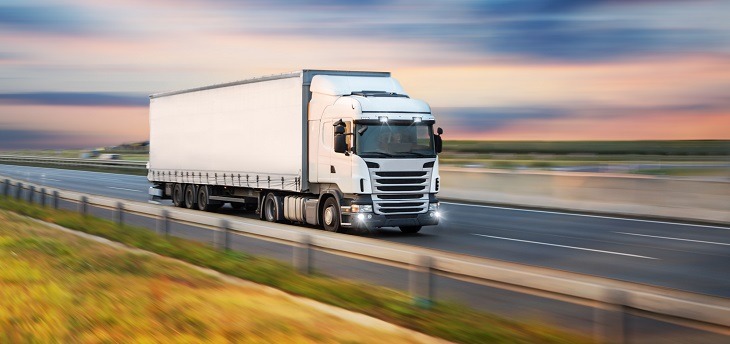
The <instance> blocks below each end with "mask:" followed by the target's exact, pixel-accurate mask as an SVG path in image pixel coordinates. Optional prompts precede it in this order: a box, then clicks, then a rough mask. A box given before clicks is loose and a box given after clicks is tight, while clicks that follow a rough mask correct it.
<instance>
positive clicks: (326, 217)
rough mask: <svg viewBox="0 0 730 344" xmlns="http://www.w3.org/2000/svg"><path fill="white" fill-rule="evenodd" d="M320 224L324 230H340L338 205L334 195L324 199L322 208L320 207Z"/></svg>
mask: <svg viewBox="0 0 730 344" xmlns="http://www.w3.org/2000/svg"><path fill="white" fill-rule="evenodd" d="M322 225H323V226H324V230H326V231H329V232H339V231H340V205H339V204H337V200H336V199H335V198H334V197H330V198H328V199H327V200H326V201H324V208H322Z"/></svg>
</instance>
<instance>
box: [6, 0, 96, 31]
mask: <svg viewBox="0 0 730 344" xmlns="http://www.w3.org/2000/svg"><path fill="white" fill-rule="evenodd" d="M91 24H92V21H91V19H89V17H88V16H87V15H86V14H85V13H84V12H83V11H81V10H80V9H77V8H74V7H68V6H43V5H0V28H6V29H10V30H15V31H23V32H36V33H44V34H54V35H58V34H79V33H83V32H92V31H93V26H92V25H91Z"/></svg>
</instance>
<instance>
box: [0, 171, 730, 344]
mask: <svg viewBox="0 0 730 344" xmlns="http://www.w3.org/2000/svg"><path fill="white" fill-rule="evenodd" d="M24 190H28V192H25V195H24V192H23V191H24ZM0 192H2V195H4V196H5V197H14V198H16V199H21V198H22V199H24V200H25V201H28V202H31V203H35V202H37V203H38V204H40V205H43V206H51V207H53V208H58V206H59V200H65V201H70V202H73V203H76V204H77V210H78V211H79V212H80V213H82V214H88V209H89V206H94V207H99V208H104V209H111V210H113V211H114V220H115V221H116V222H117V223H120V224H121V223H123V222H124V217H125V214H136V215H141V216H144V217H150V218H155V219H156V231H157V233H159V234H161V235H169V223H170V222H176V223H183V224H187V225H193V226H196V227H201V228H207V229H210V230H212V231H213V242H214V245H215V246H216V248H219V249H228V248H229V247H230V246H229V245H230V237H231V235H243V236H249V237H255V238H258V239H263V240H267V241H273V242H277V243H283V244H286V245H289V246H292V247H293V248H294V249H293V255H292V260H293V264H294V266H295V267H296V268H297V269H298V270H299V271H301V272H303V273H309V272H310V271H311V269H312V264H313V261H312V259H311V257H312V250H319V251H324V252H327V253H331V254H335V255H340V256H346V257H349V258H353V259H357V260H362V261H369V262H375V263H378V264H384V265H389V266H396V267H401V268H405V269H407V270H408V271H409V291H410V293H411V295H412V296H413V297H414V301H415V302H417V303H418V304H420V305H424V306H428V305H430V302H431V300H432V296H433V293H434V284H433V276H434V275H438V276H444V277H447V278H452V279H456V280H461V281H466V282H470V283H475V284H479V285H484V286H489V287H496V288H499V289H504V290H510V291H515V292H519V293H523V294H529V295H534V296H539V297H544V298H549V299H554V300H559V301H563V302H568V303H573V304H578V305H583V306H588V307H592V308H593V309H594V313H593V314H594V316H593V324H594V336H595V339H596V340H598V341H601V342H611V343H622V342H624V341H625V340H626V338H625V337H626V331H625V322H626V319H627V315H628V314H631V315H638V316H641V317H648V318H652V319H657V320H660V321H665V322H669V323H674V324H678V325H681V326H686V327H691V328H696V329H700V330H705V331H710V332H715V333H719V334H722V335H730V299H727V298H721V297H715V296H708V295H702V294H696V293H690V292H686V291H679V290H673V289H668V288H661V287H654V286H647V285H643V284H637V283H631V282H623V281H617V280H612V279H608V278H601V277H595V276H590V275H583V274H578V273H572V272H565V271H559V270H552V269H547V268H540V267H534V266H527V265H521V264H516V263H508V262H503V261H499V260H493V259H487V258H480V257H472V256H467V255H460V254H453V253H445V252H441V251H437V250H431V249H425V248H420V247H413V246H409V245H404V244H397V243H390V242H384V241H380V240H376V239H370V238H361V237H354V236H345V235H339V234H335V233H327V232H320V231H316V230H311V229H306V228H298V229H296V230H294V229H291V228H290V227H289V226H286V225H281V224H272V223H265V224H261V223H260V222H259V221H257V220H250V219H240V220H231V219H224V218H221V217H216V216H211V215H210V214H207V213H203V212H198V211H190V210H187V209H178V208H170V207H165V206H160V205H152V204H148V203H142V202H134V201H127V200H118V199H113V198H108V197H102V196H95V195H88V194H82V193H77V192H71V191H66V190H60V189H53V188H47V187H44V186H39V185H36V184H27V183H26V184H24V183H23V182H21V181H17V180H11V179H4V180H1V181H0Z"/></svg>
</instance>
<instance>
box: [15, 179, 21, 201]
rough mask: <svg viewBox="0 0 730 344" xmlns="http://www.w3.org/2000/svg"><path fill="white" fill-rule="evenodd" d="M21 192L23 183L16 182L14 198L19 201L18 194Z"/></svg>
mask: <svg viewBox="0 0 730 344" xmlns="http://www.w3.org/2000/svg"><path fill="white" fill-rule="evenodd" d="M22 194H23V183H21V182H18V183H17V184H15V199H17V200H18V201H20V196H21V195H22Z"/></svg>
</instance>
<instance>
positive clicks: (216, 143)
mask: <svg viewBox="0 0 730 344" xmlns="http://www.w3.org/2000/svg"><path fill="white" fill-rule="evenodd" d="M434 122H435V121H434V117H433V115H432V114H431V110H430V107H429V106H428V105H427V104H426V103H424V102H422V101H419V100H415V99H411V98H409V97H408V96H407V95H406V93H405V91H404V90H403V89H402V87H401V86H400V84H399V83H398V82H397V81H396V80H395V79H393V78H391V77H390V73H387V72H352V71H325V70H303V71H299V72H294V73H288V74H281V75H275V76H268V77H262V78H255V79H249V80H243V81H238V82H232V83H227V84H220V85H213V86H206V87H200V88H194V89H188V90H182V91H175V92H166V93H159V94H153V95H151V96H150V161H149V172H148V179H149V180H150V182H152V183H153V186H152V187H151V188H150V195H151V196H152V197H153V200H159V199H172V201H173V204H175V205H176V206H180V207H187V208H191V209H193V208H194V209H199V210H206V211H211V210H216V209H218V208H220V207H221V206H222V205H223V204H225V203H230V204H231V206H232V207H234V208H236V209H242V208H243V209H247V210H250V211H256V212H257V213H259V214H260V216H261V218H262V219H263V220H267V221H275V222H282V221H291V222H298V223H308V224H312V225H322V226H323V227H324V228H325V229H327V230H330V231H339V230H340V229H341V228H343V227H356V228H367V229H373V228H379V227H389V226H397V227H399V228H400V229H401V230H402V231H404V232H417V231H418V230H420V229H421V227H422V226H424V225H435V224H438V217H439V216H438V200H437V199H436V197H435V194H436V193H437V192H438V188H439V176H438V158H437V155H436V153H437V152H439V151H440V148H441V138H440V136H438V135H434V134H433V124H434ZM440 133H441V130H440V128H439V134H440Z"/></svg>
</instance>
